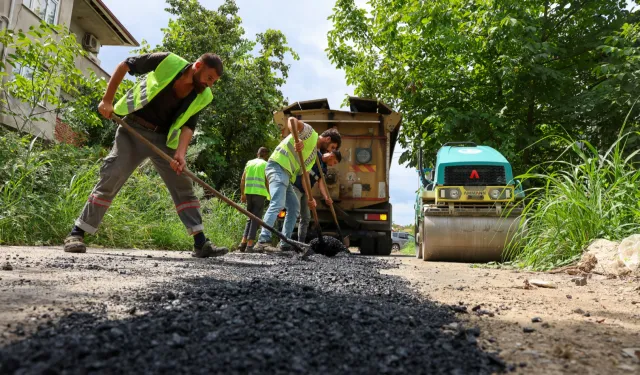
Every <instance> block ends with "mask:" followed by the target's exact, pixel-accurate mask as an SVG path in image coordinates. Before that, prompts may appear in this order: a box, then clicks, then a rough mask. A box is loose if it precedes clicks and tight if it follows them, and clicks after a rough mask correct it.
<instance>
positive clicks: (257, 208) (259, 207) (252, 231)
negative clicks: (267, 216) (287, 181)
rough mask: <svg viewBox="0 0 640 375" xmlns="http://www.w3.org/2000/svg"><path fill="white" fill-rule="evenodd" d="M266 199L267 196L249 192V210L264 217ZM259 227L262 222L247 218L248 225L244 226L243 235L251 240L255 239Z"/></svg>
mask: <svg viewBox="0 0 640 375" xmlns="http://www.w3.org/2000/svg"><path fill="white" fill-rule="evenodd" d="M265 200H266V198H265V197H264V196H262V195H257V194H247V211H249V212H251V213H252V214H254V215H256V216H257V217H262V212H263V211H264V202H265ZM259 227H260V224H259V223H258V222H257V221H255V220H252V219H249V218H247V225H246V226H245V227H244V234H243V235H242V237H243V238H246V239H247V240H249V241H255V239H256V233H257V232H258V228H259Z"/></svg>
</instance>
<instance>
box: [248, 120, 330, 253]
mask: <svg viewBox="0 0 640 375" xmlns="http://www.w3.org/2000/svg"><path fill="white" fill-rule="evenodd" d="M288 124H289V131H290V132H291V133H293V129H291V127H292V126H296V129H297V131H298V133H299V141H298V142H295V140H294V137H293V134H289V135H288V136H287V137H285V138H284V139H283V140H282V141H281V142H280V144H279V145H278V146H277V147H276V149H275V151H274V152H273V153H272V154H271V157H270V158H269V161H268V162H267V167H266V169H265V173H266V175H267V180H268V181H269V192H270V193H271V202H270V203H269V207H268V208H267V212H266V213H265V215H264V219H263V220H264V222H265V223H266V224H267V225H270V226H273V224H274V223H275V221H276V219H277V218H278V214H279V213H280V211H281V210H282V209H283V208H286V209H287V216H286V218H285V221H284V225H283V228H282V234H283V235H284V236H285V237H286V238H291V233H292V232H293V228H294V227H295V224H296V220H297V219H298V214H299V212H300V203H299V200H298V197H297V196H296V193H295V191H294V190H293V183H294V182H295V180H296V177H297V176H298V175H299V174H302V168H306V170H307V171H310V170H311V168H312V167H313V165H314V164H315V161H316V157H317V153H318V150H320V152H322V153H323V154H324V153H326V152H333V151H334V150H336V149H337V148H339V147H340V144H341V143H342V139H341V137H340V133H338V130H337V129H335V128H332V129H328V130H325V131H324V132H323V133H322V134H320V135H318V133H316V131H315V130H313V128H312V127H311V125H309V124H305V123H304V122H302V121H300V120H298V119H296V118H290V119H289V121H288ZM298 151H302V158H303V159H304V160H303V161H302V162H303V165H302V166H301V165H300V159H299V158H298ZM308 204H309V206H311V207H313V208H315V206H316V201H315V200H314V199H313V197H308ZM270 241H271V232H269V231H267V230H265V229H262V231H261V232H260V237H259V238H258V244H257V245H256V246H255V250H256V251H261V250H264V249H265V248H266V247H267V246H268V244H269V242H270ZM282 245H283V244H282V242H281V244H280V247H281V249H286V246H285V247H283V246H282Z"/></svg>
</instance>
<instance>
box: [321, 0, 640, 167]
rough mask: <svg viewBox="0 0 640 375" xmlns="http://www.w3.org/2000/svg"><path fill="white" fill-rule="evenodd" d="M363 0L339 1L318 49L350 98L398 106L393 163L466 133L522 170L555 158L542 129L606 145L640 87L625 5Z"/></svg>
mask: <svg viewBox="0 0 640 375" xmlns="http://www.w3.org/2000/svg"><path fill="white" fill-rule="evenodd" d="M368 3H369V5H370V6H371V11H370V12H368V11H366V10H364V9H361V8H358V7H357V6H356V5H355V1H354V0H337V2H336V5H335V8H334V12H333V15H332V16H331V17H330V19H331V21H332V22H333V29H332V30H331V31H330V32H329V36H328V37H329V48H328V49H327V52H328V55H329V58H330V59H331V61H332V62H333V63H334V64H335V65H336V66H337V67H338V68H342V69H344V70H345V71H346V76H347V81H348V83H349V84H352V85H355V86H356V93H357V94H358V95H361V96H371V97H377V98H380V99H382V100H385V101H386V102H389V103H391V104H393V105H394V106H396V107H398V108H399V109H400V111H401V112H402V113H403V115H404V122H403V124H404V125H403V126H404V130H403V133H402V137H401V138H400V142H401V144H402V145H403V146H404V147H406V148H408V151H407V152H405V153H404V154H403V155H402V157H401V159H400V162H401V163H403V162H406V161H409V162H411V164H413V165H415V162H416V161H417V157H416V156H417V154H416V151H417V150H418V149H422V150H424V151H425V152H426V154H427V155H432V156H435V151H436V150H437V149H438V148H439V147H440V146H441V145H442V144H443V143H445V142H447V141H461V140H470V141H475V142H477V143H482V144H487V145H490V146H493V147H496V148H497V149H499V150H500V151H502V152H503V153H504V154H505V156H506V157H507V158H508V159H509V160H510V161H511V162H512V163H513V164H514V167H515V168H516V171H521V172H524V171H525V169H526V168H528V167H531V166H533V165H536V164H538V163H539V162H542V161H546V160H550V159H553V158H555V157H556V156H557V155H558V153H559V152H560V150H561V149H562V147H561V146H560V145H559V144H557V143H556V142H555V141H554V139H555V138H554V137H549V136H552V135H558V134H563V135H569V136H572V137H575V138H579V139H580V138H581V139H586V140H588V141H590V142H591V144H594V145H596V146H598V147H604V146H608V145H610V144H611V143H613V140H614V139H615V138H616V135H617V134H618V130H619V129H620V127H621V126H622V123H623V122H624V119H625V116H626V115H627V112H628V111H629V109H630V108H631V106H632V104H633V102H634V101H635V98H637V97H638V96H639V95H640V88H639V87H638V84H637V82H638V80H637V78H636V74H637V73H636V72H637V71H638V69H637V68H638V56H640V54H638V51H637V47H636V46H637V35H638V33H637V25H636V24H635V23H634V22H635V20H636V15H635V14H633V13H630V12H629V11H628V10H626V9H625V7H626V5H627V4H626V1H623V0H577V1H572V0H560V1H544V0H501V1H497V0H478V1H468V0H429V1H421V0H370V1H369V2H368ZM637 113H638V111H637V110H636V111H634V113H633V116H632V119H634V120H635V116H636V115H637Z"/></svg>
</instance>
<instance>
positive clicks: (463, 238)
mask: <svg viewBox="0 0 640 375" xmlns="http://www.w3.org/2000/svg"><path fill="white" fill-rule="evenodd" d="M519 220H520V218H519V217H497V216H493V217H483V216H425V217H424V222H423V235H422V258H423V259H424V260H425V261H450V262H491V261H500V260H501V259H502V251H503V250H504V248H505V246H506V245H507V244H508V241H510V240H511V238H512V237H513V234H514V233H515V231H516V229H517V226H518V221H519Z"/></svg>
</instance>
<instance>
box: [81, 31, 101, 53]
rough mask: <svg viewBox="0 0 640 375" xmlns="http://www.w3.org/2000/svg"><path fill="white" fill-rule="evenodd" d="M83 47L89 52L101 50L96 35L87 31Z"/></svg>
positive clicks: (83, 39)
mask: <svg viewBox="0 0 640 375" xmlns="http://www.w3.org/2000/svg"><path fill="white" fill-rule="evenodd" d="M82 47H83V48H84V49H86V50H87V51H89V52H93V53H98V51H100V42H99V41H98V38H96V37H95V35H93V34H89V33H86V34H84V37H83V38H82Z"/></svg>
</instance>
